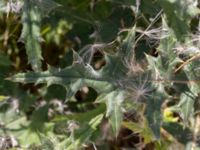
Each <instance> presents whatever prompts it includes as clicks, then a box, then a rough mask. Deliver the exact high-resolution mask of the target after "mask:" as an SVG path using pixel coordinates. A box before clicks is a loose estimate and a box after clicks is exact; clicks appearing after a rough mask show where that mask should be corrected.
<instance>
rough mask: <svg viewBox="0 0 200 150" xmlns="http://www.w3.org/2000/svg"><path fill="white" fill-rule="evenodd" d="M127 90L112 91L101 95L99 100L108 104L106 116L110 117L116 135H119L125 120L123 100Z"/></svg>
mask: <svg viewBox="0 0 200 150" xmlns="http://www.w3.org/2000/svg"><path fill="white" fill-rule="evenodd" d="M124 96H125V92H124V91H120V90H115V91H112V92H110V93H108V94H105V95H100V96H99V97H98V98H97V102H105V103H106V106H107V112H106V116H107V117H109V121H110V123H111V126H112V129H113V132H114V135H115V136H116V137H117V135H118V133H119V130H120V128H121V123H122V120H123V113H122V102H123V101H124Z"/></svg>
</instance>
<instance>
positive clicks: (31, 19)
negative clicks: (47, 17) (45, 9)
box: [20, 0, 42, 71]
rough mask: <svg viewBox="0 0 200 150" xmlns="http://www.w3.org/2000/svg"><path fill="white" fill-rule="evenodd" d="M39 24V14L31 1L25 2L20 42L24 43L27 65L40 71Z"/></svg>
mask: <svg viewBox="0 0 200 150" xmlns="http://www.w3.org/2000/svg"><path fill="white" fill-rule="evenodd" d="M40 22H41V12H40V10H39V8H38V7H37V6H35V5H34V4H33V3H32V1H29V0H25V1H24V6H23V14H22V24H23V29H22V33H21V37H20V40H22V41H24V42H25V47H26V53H27V55H28V63H29V64H31V66H32V68H33V69H34V70H36V71H37V70H41V59H42V55H41V46H40V41H41V37H40Z"/></svg>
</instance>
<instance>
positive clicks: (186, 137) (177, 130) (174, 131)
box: [162, 122, 192, 145]
mask: <svg viewBox="0 0 200 150" xmlns="http://www.w3.org/2000/svg"><path fill="white" fill-rule="evenodd" d="M162 127H163V128H164V129H165V130H166V131H167V132H169V133H170V134H171V135H172V136H173V137H175V138H176V139H177V140H178V141H179V142H181V143H182V144H184V145H186V144H187V143H188V142H190V141H192V131H191V129H189V128H187V127H184V126H183V125H181V124H179V123H172V122H171V123H164V124H163V126H162Z"/></svg>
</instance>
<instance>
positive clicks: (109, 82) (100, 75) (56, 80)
mask: <svg viewBox="0 0 200 150" xmlns="http://www.w3.org/2000/svg"><path fill="white" fill-rule="evenodd" d="M74 57H75V60H76V61H75V62H76V63H74V64H73V65H72V66H69V67H66V68H64V69H62V70H61V69H55V68H52V67H49V70H47V71H44V72H28V73H19V74H16V75H14V76H13V77H11V78H9V80H12V81H14V82H21V83H36V84H38V83H47V85H52V84H58V85H62V86H63V87H65V88H66V90H67V98H70V97H71V96H73V95H74V94H75V93H76V92H77V91H78V90H79V89H80V88H81V87H83V86H89V87H92V88H94V89H95V90H96V91H97V92H98V93H104V92H109V91H112V90H113V89H115V85H116V82H117V81H115V80H114V79H113V78H111V77H110V76H109V75H108V74H106V75H104V72H102V71H96V70H94V69H93V68H92V67H91V66H90V65H85V64H83V62H82V59H81V58H80V57H79V56H78V54H76V53H75V54H74ZM107 69H108V70H109V69H115V68H107Z"/></svg>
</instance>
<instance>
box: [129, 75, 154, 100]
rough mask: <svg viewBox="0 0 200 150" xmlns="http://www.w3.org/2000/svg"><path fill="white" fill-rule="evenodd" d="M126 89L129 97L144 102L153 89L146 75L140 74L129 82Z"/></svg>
mask: <svg viewBox="0 0 200 150" xmlns="http://www.w3.org/2000/svg"><path fill="white" fill-rule="evenodd" d="M130 83H131V85H130V86H129V88H128V90H129V93H130V98H131V99H133V100H134V101H136V102H144V101H145V100H146V99H147V98H148V97H149V96H150V94H151V92H152V91H153V88H152V87H151V82H150V80H149V76H148V75H140V76H138V77H135V79H134V80H133V81H132V82H130Z"/></svg>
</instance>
